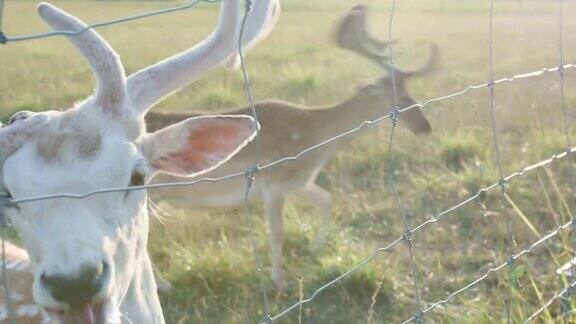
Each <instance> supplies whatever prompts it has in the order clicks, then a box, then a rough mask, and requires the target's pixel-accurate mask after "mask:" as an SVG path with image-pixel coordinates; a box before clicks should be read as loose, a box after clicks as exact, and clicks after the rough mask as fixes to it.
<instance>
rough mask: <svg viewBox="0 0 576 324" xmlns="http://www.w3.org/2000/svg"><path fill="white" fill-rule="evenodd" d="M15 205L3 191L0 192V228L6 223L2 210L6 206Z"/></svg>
mask: <svg viewBox="0 0 576 324" xmlns="http://www.w3.org/2000/svg"><path fill="white" fill-rule="evenodd" d="M13 206H15V204H14V203H13V202H12V200H11V199H10V197H8V195H6V194H5V193H3V194H0V228H4V227H6V226H7V225H8V220H7V219H6V213H5V212H4V211H5V209H6V208H10V207H13Z"/></svg>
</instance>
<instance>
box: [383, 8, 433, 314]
mask: <svg viewBox="0 0 576 324" xmlns="http://www.w3.org/2000/svg"><path fill="white" fill-rule="evenodd" d="M395 13H396V0H392V6H391V9H390V18H389V21H388V61H389V64H390V67H391V69H390V76H391V79H392V94H393V95H392V104H393V106H392V107H393V109H392V112H391V113H390V120H391V122H392V127H391V128H390V136H389V140H388V185H389V187H390V193H392V197H393V198H394V203H395V205H396V208H397V209H398V212H399V213H400V217H401V218H402V224H403V225H404V230H405V232H404V237H403V238H404V240H405V242H406V245H407V246H408V261H409V263H410V271H411V274H412V282H413V284H414V296H415V297H416V305H417V306H418V312H417V314H419V315H420V314H422V312H421V310H422V304H421V301H420V299H421V297H420V287H419V284H418V272H417V271H416V264H415V263H414V247H415V245H414V237H413V236H412V229H410V220H409V219H408V215H407V214H406V211H405V209H404V206H403V204H402V201H401V200H400V196H399V195H398V190H397V187H396V177H395V176H394V175H395V170H394V163H392V162H393V161H394V150H393V147H392V146H393V143H394V135H395V134H396V128H397V127H398V119H399V116H398V110H399V108H400V107H398V84H397V80H396V70H395V69H394V59H393V58H394V54H393V52H392V44H393V43H394V41H393V38H392V27H393V26H394V25H393V23H394V14H395ZM384 108H387V107H384ZM422 315H423V314H422ZM416 321H417V322H418V323H422V322H423V321H424V317H423V316H417V317H416Z"/></svg>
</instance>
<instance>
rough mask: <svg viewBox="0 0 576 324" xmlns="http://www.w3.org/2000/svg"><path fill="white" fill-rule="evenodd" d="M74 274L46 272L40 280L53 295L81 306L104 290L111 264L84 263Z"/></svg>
mask: <svg viewBox="0 0 576 324" xmlns="http://www.w3.org/2000/svg"><path fill="white" fill-rule="evenodd" d="M79 269H80V271H78V272H77V273H76V274H74V275H69V274H66V273H51V274H47V273H44V274H42V275H41V276H40V282H41V284H42V285H43V286H44V288H46V290H47V291H48V292H50V294H51V295H52V297H53V298H54V299H55V300H57V301H59V302H61V303H65V304H67V305H68V306H70V307H71V308H73V309H74V308H80V307H83V306H85V305H87V304H90V303H92V302H93V301H94V298H95V297H96V296H97V295H98V294H99V293H100V292H101V291H102V290H103V288H104V283H105V282H106V279H107V277H108V275H109V266H108V264H107V263H105V262H102V263H100V264H98V265H94V264H84V265H82V266H81V267H80V268H79Z"/></svg>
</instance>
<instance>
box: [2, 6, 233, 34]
mask: <svg viewBox="0 0 576 324" xmlns="http://www.w3.org/2000/svg"><path fill="white" fill-rule="evenodd" d="M4 1H5V0H0V9H2V8H3V4H4ZM221 1H222V0H190V1H187V2H186V3H184V4H183V5H180V6H175V7H169V8H164V9H159V10H154V11H151V12H146V13H141V14H137V15H132V16H127V17H123V18H119V19H113V20H107V21H103V22H99V23H93V24H90V25H88V26H86V27H84V28H81V29H79V30H75V31H53V32H46V33H36V34H30V35H18V36H7V35H6V34H4V33H2V29H1V28H0V44H7V43H12V42H21V41H29V40H36V39H41V38H48V37H54V36H73V35H78V34H80V33H83V32H85V31H86V30H89V29H95V28H100V27H104V26H111V25H116V24H121V23H126V22H129V21H133V20H139V19H143V18H148V17H153V16H158V15H164V14H167V13H171V12H176V11H182V10H186V9H189V8H191V7H193V6H195V5H197V4H199V3H201V2H206V3H218V2H221ZM1 14H2V11H0V21H1V19H2V18H1V17H2V16H1ZM0 27H1V26H0Z"/></svg>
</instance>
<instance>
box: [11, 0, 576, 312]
mask: <svg viewBox="0 0 576 324" xmlns="http://www.w3.org/2000/svg"><path fill="white" fill-rule="evenodd" d="M4 1H5V0H0V43H2V44H6V43H10V42H17V41H25V40H34V39H40V38H47V37H52V36H59V35H60V36H61V35H66V36H70V35H75V34H79V33H82V32H84V31H85V30H88V29H92V28H98V27H103V26H109V25H114V24H119V23H124V22H128V21H132V20H136V19H142V18H146V17H151V16H156V15H161V14H166V13H170V12H175V11H180V10H185V9H188V8H190V7H192V6H194V5H196V4H198V3H200V2H207V3H215V2H220V1H221V0H190V1H188V2H186V3H185V4H183V5H180V6H175V7H170V8H165V9H161V10H157V11H153V12H148V13H143V14H138V15H133V16H128V17H124V18H120V19H115V20H109V21H104V22H99V23H94V24H91V25H89V26H87V27H86V28H83V29H80V30H77V31H72V32H70V31H56V32H49V33H37V34H31V35H21V36H6V35H5V34H4V33H3V32H2V26H3V24H2V23H3V21H5V19H3V13H4ZM489 3H490V11H489V33H490V35H489V36H490V42H489V61H490V62H489V81H488V82H486V83H482V84H477V85H470V86H467V87H466V88H464V89H462V90H460V91H457V92H454V93H451V94H448V95H445V96H441V97H436V98H432V99H429V100H427V101H424V102H422V103H417V104H414V105H411V106H408V107H403V108H401V107H398V105H397V102H398V100H397V85H396V76H395V74H394V73H392V74H391V77H392V82H393V89H394V98H393V104H394V105H393V107H392V108H393V109H392V110H391V112H389V113H385V114H383V115H382V116H380V117H379V118H376V119H374V120H367V121H364V122H362V123H361V124H359V125H358V126H357V127H355V128H353V129H351V130H349V131H347V132H344V133H341V134H339V135H337V136H334V137H332V138H329V139H326V140H324V141H322V142H320V143H318V144H316V145H313V146H310V147H309V148H307V149H305V150H302V151H301V152H299V153H298V154H296V155H294V156H288V157H283V158H280V159H278V160H275V161H272V162H267V163H265V164H262V165H260V149H259V141H260V140H259V136H256V139H255V141H256V145H257V147H258V149H257V150H256V154H255V157H254V164H253V165H252V166H250V167H249V168H248V169H246V170H243V171H242V172H237V173H233V174H229V175H226V176H223V177H217V178H209V177H205V178H199V179H194V180H191V181H187V182H175V183H157V184H151V185H143V186H132V187H122V188H105V189H101V190H95V191H91V192H86V193H80V194H79V193H61V194H54V195H43V196H36V197H26V198H22V199H11V200H10V201H8V202H7V204H3V205H2V206H0V215H1V214H2V212H3V209H4V208H6V207H8V206H7V205H11V204H16V205H17V204H24V203H30V202H36V201H41V200H48V199H57V198H70V199H83V198H86V197H89V196H92V195H96V194H104V193H111V192H126V191H133V190H146V189H162V188H166V187H181V186H193V185H196V184H199V183H203V182H219V181H226V180H229V179H233V178H237V177H245V178H246V191H245V196H244V201H245V216H246V221H247V224H248V226H249V235H250V241H251V245H252V249H253V253H254V259H255V264H256V271H257V272H258V273H259V274H260V275H261V276H262V277H263V267H262V264H263V263H262V261H261V260H260V258H259V255H258V253H257V246H256V242H255V235H254V228H253V223H252V215H251V212H250V209H249V208H248V201H249V197H250V191H251V189H252V187H253V184H254V182H255V181H257V173H258V172H259V171H261V170H263V169H267V168H273V167H276V166H278V165H280V164H283V163H288V162H290V161H294V160H297V159H300V158H301V157H303V156H304V155H306V154H308V153H310V152H312V151H314V150H317V149H319V148H321V147H323V146H325V145H328V144H330V143H332V142H334V141H337V140H339V139H341V138H344V137H347V136H351V135H353V134H354V133H357V132H358V131H360V130H362V129H363V128H365V127H368V126H371V125H374V124H376V123H379V122H382V121H383V120H386V119H390V120H391V123H392V128H391V132H390V139H389V142H388V157H389V159H391V157H392V155H393V153H394V150H393V140H394V135H395V129H396V126H397V121H398V118H399V116H400V114H401V113H403V112H406V111H409V110H412V109H417V108H421V109H425V108H427V107H428V106H429V105H430V104H432V103H435V102H440V101H444V100H448V99H451V98H455V97H458V96H462V95H465V94H467V93H470V92H471V91H474V90H479V89H483V88H488V90H489V109H490V115H491V127H492V140H493V144H494V151H495V156H496V164H497V167H498V171H499V176H500V178H499V180H498V181H497V182H495V183H493V184H491V185H489V186H487V187H484V188H482V189H480V190H478V192H477V193H476V194H474V195H472V196H470V197H468V198H467V199H465V200H463V201H461V202H459V203H457V204H455V205H452V206H451V207H449V208H447V209H445V210H444V211H442V212H440V213H438V214H436V215H434V216H433V217H431V218H429V219H427V220H426V221H424V222H422V223H421V224H419V225H417V226H415V227H413V228H411V226H410V219H409V218H408V217H407V214H406V212H405V211H404V207H403V204H402V201H401V199H400V196H399V194H398V192H397V190H396V182H395V181H396V180H395V178H394V169H393V166H392V165H393V163H389V164H388V167H389V170H388V172H387V173H388V184H389V187H390V192H391V194H392V196H393V198H394V202H395V205H396V207H397V209H398V212H399V214H400V216H401V218H402V222H403V225H404V228H405V232H404V233H403V234H402V235H400V236H399V237H397V238H396V239H394V240H392V241H391V242H389V243H388V244H387V245H384V246H382V247H380V248H378V249H376V250H375V251H374V252H373V253H372V254H371V255H369V256H367V257H366V258H365V259H364V260H362V261H361V262H359V263H358V264H356V265H355V266H353V267H351V268H349V269H348V270H347V271H345V272H344V273H342V274H341V275H339V276H338V277H336V278H334V279H333V280H331V281H330V282H328V283H326V284H324V285H323V286H321V287H319V288H318V289H316V290H315V291H313V293H312V294H310V295H309V297H307V298H306V299H301V300H299V301H298V302H297V303H294V304H292V305H291V306H289V307H287V308H285V309H284V310H282V311H281V312H279V313H278V314H276V315H273V314H272V313H271V311H270V301H269V299H268V296H267V293H266V288H265V284H264V279H262V280H261V287H260V289H261V293H262V299H263V304H264V313H265V314H264V319H263V320H262V323H270V322H273V321H276V320H278V319H280V318H283V317H284V316H286V315H288V314H289V313H291V312H292V311H294V310H296V309H298V308H299V307H301V306H303V305H306V304H309V303H311V302H313V301H314V300H315V298H316V297H317V296H319V295H320V294H321V293H323V292H324V291H325V290H327V289H328V288H330V287H333V286H334V285H336V284H337V283H338V282H340V281H342V280H343V279H345V278H346V277H348V276H349V275H350V274H352V273H354V272H356V271H358V270H359V269H361V268H362V267H364V266H365V265H367V264H369V263H370V262H372V261H373V260H374V259H375V258H376V257H377V256H378V255H379V254H381V253H383V252H387V251H390V250H391V249H392V248H394V247H396V246H397V245H399V244H401V243H407V244H408V247H409V263H410V267H411V273H412V280H413V284H414V293H415V296H416V303H417V307H418V309H417V311H416V312H414V314H413V316H412V317H410V318H408V319H407V320H406V321H405V322H404V323H407V322H411V321H417V322H422V321H423V320H424V316H425V315H426V314H427V313H428V312H430V311H431V310H433V309H435V308H437V307H439V306H441V305H444V304H447V303H449V302H450V301H451V300H452V299H453V298H454V297H455V296H457V295H459V294H461V293H462V292H464V291H467V290H468V289H470V288H471V287H473V286H475V285H476V284H478V283H480V282H482V281H483V280H484V279H486V278H487V277H488V276H490V275H491V274H492V273H496V272H499V271H500V270H502V269H505V268H507V267H508V268H509V267H511V266H512V265H513V264H514V262H515V261H516V260H517V259H519V258H520V257H522V256H524V255H525V254H529V253H531V252H532V251H533V250H534V249H535V248H536V247H538V246H540V245H542V244H544V243H547V242H548V241H549V240H551V239H553V238H555V237H556V236H558V235H559V234H560V233H561V232H564V231H568V230H572V229H573V227H575V226H576V218H574V216H573V215H571V216H572V217H571V221H569V222H567V223H565V224H563V225H561V226H558V227H557V228H556V229H555V230H553V231H551V232H549V233H548V234H546V235H544V236H542V237H541V238H540V239H539V240H537V241H535V242H534V243H532V244H531V245H529V246H527V247H526V248H524V249H523V250H521V251H520V252H515V249H514V241H515V240H514V239H513V236H514V233H513V231H512V229H511V225H510V220H509V219H507V220H506V227H507V234H508V237H509V238H510V239H511V242H512V244H511V247H512V251H511V252H512V253H511V256H510V257H509V258H508V259H507V261H506V262H503V263H501V264H499V265H498V266H496V267H492V268H490V269H489V270H487V271H486V272H485V273H484V274H483V275H482V276H480V277H478V278H477V279H476V280H474V281H472V282H470V283H469V284H467V285H466V286H464V287H462V288H460V289H458V290H456V291H454V292H453V293H451V294H449V295H448V296H447V297H446V298H445V299H442V300H440V301H437V302H435V303H432V304H430V305H429V306H426V307H424V306H423V305H422V300H421V296H420V287H419V283H418V277H417V270H416V264H415V262H414V257H413V249H414V248H415V245H414V234H415V233H416V232H418V231H420V230H421V229H423V228H425V227H428V226H429V225H431V224H436V223H438V222H439V221H440V220H441V219H443V218H444V217H445V216H446V215H447V214H449V213H451V212H453V211H455V210H457V209H459V208H461V207H463V206H465V205H467V204H469V203H470V202H473V201H475V200H477V199H479V198H481V197H482V196H483V195H485V194H486V193H487V192H489V191H493V190H496V189H500V190H501V192H502V193H503V194H504V195H505V194H506V191H505V190H506V187H505V185H506V183H508V182H509V181H511V180H513V179H514V178H517V177H522V176H525V175H526V174H528V173H530V172H532V171H534V170H537V169H540V168H542V167H545V166H547V165H549V164H551V163H553V162H554V161H556V160H560V159H566V160H568V161H569V163H570V164H572V155H573V154H574V152H575V151H576V147H574V146H572V141H571V138H570V130H569V125H568V114H567V109H566V103H565V93H564V79H565V73H566V71H567V70H569V69H574V68H576V65H575V64H574V63H568V64H566V63H565V58H564V52H563V0H558V20H559V23H558V33H559V34H558V39H559V41H558V53H559V54H558V55H559V65H558V66H557V67H549V68H543V69H540V70H537V71H532V72H528V73H523V74H516V75H513V76H510V77H504V78H500V79H495V78H494V70H493V63H494V56H493V46H494V40H493V33H494V27H493V18H494V17H493V16H494V8H493V0H489ZM391 4H392V6H391V11H390V17H389V31H388V38H389V40H392V27H393V19H394V15H395V9H396V1H395V0H392V3H391ZM251 6H252V0H246V8H245V12H244V16H243V20H242V27H241V31H240V35H239V39H238V53H239V55H240V62H241V69H242V77H243V81H244V87H245V91H246V95H247V99H248V101H249V104H250V108H251V112H252V115H253V118H254V120H255V127H257V128H258V130H259V124H258V116H257V112H256V109H255V105H254V98H253V95H252V87H251V84H250V79H249V77H248V72H247V67H246V63H245V58H244V54H243V49H242V36H243V33H244V27H245V24H246V21H247V19H248V17H249V15H248V14H249V12H250V10H251ZM392 43H393V42H390V43H389V55H390V58H389V60H390V62H389V63H390V65H392V66H393V54H392ZM552 72H557V73H558V75H559V82H560V93H559V96H560V109H561V112H562V125H563V130H564V133H565V137H566V145H567V149H566V150H565V151H564V152H560V153H558V154H555V155H552V156H550V157H549V158H547V159H544V160H542V161H539V162H537V163H535V164H532V165H528V166H526V167H524V168H522V169H520V170H519V171H517V172H514V173H511V174H509V175H507V176H505V175H504V172H503V170H502V165H501V161H500V149H499V147H498V143H499V141H498V132H497V124H496V116H495V107H494V106H495V99H494V92H495V87H496V85H498V84H501V83H505V82H514V81H517V80H520V79H527V78H534V77H538V76H541V75H544V74H545V73H552ZM389 162H390V161H389ZM570 169H571V171H570V172H571V178H570V183H571V186H572V188H574V176H573V173H574V170H573V165H572V167H571V168H570ZM572 233H573V234H574V231H572ZM0 234H1V237H2V238H4V237H5V235H4V227H3V229H2V231H0ZM575 245H576V244H575ZM574 250H575V251H576V249H574ZM2 259H3V261H4V262H3V263H4V267H3V268H2V270H3V271H2V272H3V276H2V281H3V284H4V286H5V290H6V291H5V292H6V294H7V301H8V307H9V308H10V300H11V298H10V293H9V290H8V289H9V288H8V286H7V278H6V269H5V263H6V262H5V247H4V245H2ZM574 260H576V258H575V259H573V263H576V262H574ZM509 277H511V276H509ZM509 280H510V281H509V282H508V287H507V295H508V297H507V300H508V302H507V305H506V312H507V314H506V318H507V321H508V322H510V321H511V314H510V302H511V289H512V281H511V280H512V279H511V278H509ZM575 285H576V282H573V283H570V284H569V285H568V286H566V287H565V288H564V289H563V290H561V291H559V292H557V293H556V294H554V295H553V296H552V297H550V299H548V300H547V301H546V302H545V303H544V304H543V305H542V307H541V308H540V309H538V310H537V311H536V312H535V313H534V314H532V315H531V316H530V317H528V318H527V319H526V321H527V322H529V321H531V320H533V319H534V318H536V317H537V316H538V315H539V314H540V313H541V312H543V311H544V310H545V309H546V308H547V307H548V306H550V305H551V304H552V303H553V302H554V301H555V300H557V299H559V298H561V297H563V296H564V295H566V294H567V292H568V291H570V290H571V289H572V288H573V287H574V286H575ZM12 320H13V321H15V319H14V318H13V317H12Z"/></svg>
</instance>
